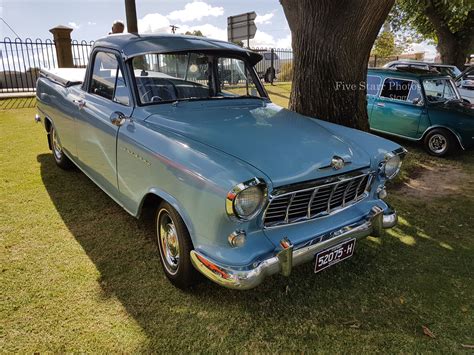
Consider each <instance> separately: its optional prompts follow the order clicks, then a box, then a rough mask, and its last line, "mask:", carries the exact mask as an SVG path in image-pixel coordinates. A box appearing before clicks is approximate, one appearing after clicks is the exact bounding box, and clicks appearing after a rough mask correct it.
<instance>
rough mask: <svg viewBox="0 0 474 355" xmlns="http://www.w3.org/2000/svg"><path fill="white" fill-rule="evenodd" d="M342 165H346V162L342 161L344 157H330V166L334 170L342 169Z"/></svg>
mask: <svg viewBox="0 0 474 355" xmlns="http://www.w3.org/2000/svg"><path fill="white" fill-rule="evenodd" d="M344 165H346V162H345V161H344V159H342V158H341V157H338V156H337V155H335V156H333V157H332V159H331V166H332V167H333V168H334V169H335V170H339V169H342V168H343V167H344Z"/></svg>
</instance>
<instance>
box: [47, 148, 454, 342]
mask: <svg viewBox="0 0 474 355" xmlns="http://www.w3.org/2000/svg"><path fill="white" fill-rule="evenodd" d="M38 161H39V163H40V164H41V177H42V180H43V183H44V186H45V188H46V190H47V191H48V193H49V196H50V197H51V200H52V202H53V203H54V205H55V207H56V209H57V211H58V213H59V214H60V215H61V218H62V220H63V221H64V223H65V224H66V226H67V227H68V228H69V230H70V231H71V233H72V235H73V236H74V238H75V239H76V240H77V241H78V243H80V245H81V246H82V248H83V249H84V251H85V252H86V253H87V255H88V257H89V258H90V260H91V261H92V262H93V263H94V264H95V265H96V267H97V270H98V271H99V272H100V279H99V280H98V282H99V283H100V285H101V287H102V290H103V292H104V297H105V298H109V297H115V298H117V299H118V300H119V301H120V302H121V303H122V304H123V306H124V307H125V309H126V310H127V312H128V313H129V314H130V316H132V317H133V318H134V319H135V320H136V322H137V323H138V324H139V325H140V327H141V328H142V329H143V331H144V332H145V334H146V336H147V338H148V339H149V343H148V344H146V345H145V349H143V350H144V351H157V350H161V351H164V350H174V351H176V350H177V349H189V350H194V351H218V350H221V351H222V350H231V349H234V350H238V349H240V350H243V349H245V348H246V347H247V350H248V349H249V348H250V349H252V348H253V349H255V350H267V351H268V350H278V349H279V350H282V349H287V350H302V349H306V350H311V349H313V350H314V349H316V348H319V347H317V346H323V347H322V348H319V349H326V350H328V351H329V350H330V349H331V347H330V346H331V344H332V342H336V343H337V342H340V344H339V346H336V348H337V349H339V350H343V349H346V350H348V349H350V348H351V347H350V346H347V344H348V343H347V342H349V343H350V341H351V340H350V338H351V337H354V339H359V340H358V341H362V342H364V340H360V338H359V336H360V335H363V334H365V335H366V336H367V337H368V338H365V339H366V340H365V341H366V342H367V343H366V344H365V347H364V349H366V350H367V349H377V347H378V346H384V344H385V341H386V339H384V337H383V336H380V337H379V338H377V337H375V339H372V340H369V338H370V336H369V334H370V333H371V332H372V331H378V330H380V331H383V333H389V334H393V336H395V337H396V336H403V337H407V338H409V339H411V338H413V337H414V338H416V337H419V336H422V335H420V333H419V329H420V325H421V324H423V322H425V321H426V320H425V319H426V318H428V319H432V318H433V317H432V318H430V317H431V316H430V315H429V312H430V304H429V303H426V304H423V300H424V299H425V298H428V299H431V298H436V301H437V302H438V303H439V302H441V303H442V306H438V308H443V307H445V306H446V305H444V304H443V302H445V301H447V300H449V299H450V298H452V297H453V296H455V293H456V289H453V288H452V287H451V286H450V284H449V283H448V284H446V285H445V286H443V282H446V281H447V280H445V279H443V277H447V279H450V278H451V277H452V276H453V273H455V272H456V270H455V269H451V270H450V269H447V270H448V271H446V270H445V271H444V272H445V273H446V272H447V275H445V276H443V277H441V276H439V273H438V272H437V271H436V270H437V268H438V267H439V263H440V262H442V263H443V265H449V264H450V263H455V262H456V256H455V255H454V253H453V252H452V250H446V249H443V248H440V247H439V246H438V242H436V243H434V242H433V241H432V240H430V238H419V237H418V236H417V235H416V234H414V237H413V238H414V240H415V242H414V243H412V244H410V245H409V244H407V243H404V242H403V239H401V238H398V237H397V238H393V237H390V236H389V235H386V236H385V238H381V239H377V240H366V241H363V242H361V243H359V244H358V246H357V248H356V251H357V252H356V255H355V256H354V257H353V258H352V259H350V260H348V261H346V262H344V263H341V264H339V265H336V266H335V267H333V268H331V269H329V270H327V271H325V272H324V273H321V274H318V275H317V276H315V275H314V274H312V268H313V265H311V264H307V265H303V266H301V267H298V268H296V269H295V270H294V272H293V274H292V276H291V277H290V278H288V279H287V278H284V277H282V276H274V277H271V278H269V279H267V280H266V281H265V283H264V284H262V285H261V286H260V287H258V288H256V289H254V290H250V291H246V292H238V291H232V290H227V289H224V288H221V287H218V286H216V285H214V284H212V283H210V282H204V283H202V284H201V285H199V286H197V287H196V288H195V289H193V290H190V291H188V292H183V291H180V290H178V289H175V288H174V287H173V286H171V284H170V283H169V282H168V281H167V280H166V278H165V276H164V275H163V273H162V271H161V266H160V264H159V259H158V253H157V248H156V246H155V244H154V243H153V242H152V233H151V231H150V230H149V228H148V227H147V225H146V223H141V222H139V221H137V220H135V219H134V218H133V217H131V216H129V215H128V214H127V213H126V212H125V211H123V210H122V209H121V208H120V207H119V206H118V205H116V204H115V203H114V202H113V201H112V200H111V199H110V198H109V197H108V196H107V195H106V194H105V193H103V192H102V191H101V190H100V189H99V188H98V187H97V186H95V185H94V184H93V183H92V182H91V181H90V180H89V179H88V178H87V177H86V176H85V175H84V174H82V173H81V172H79V171H78V170H73V171H68V172H66V171H62V170H60V169H58V168H57V167H56V166H55V164H54V162H53V158H52V156H51V155H50V154H42V155H39V156H38ZM415 225H416V220H413V221H412V220H411V219H410V220H408V221H407V222H406V223H405V224H402V225H400V226H399V229H398V230H399V232H398V233H402V234H403V233H412V232H413V230H414V229H415ZM427 233H428V232H427ZM412 234H413V233H412ZM425 234H426V233H425ZM451 245H452V246H453V247H454V248H456V247H457V246H456V245H455V244H453V243H451ZM415 258H416V260H415ZM420 265H422V270H423V273H424V275H422V276H423V277H424V278H423V277H422V280H425V281H420V278H419V277H418V275H417V272H418V273H420V270H417V268H418V267H419V266H420ZM431 273H432V275H431ZM427 277H428V279H426V278H427ZM429 278H432V279H431V280H429ZM433 282H434V284H433ZM437 290H438V291H437ZM439 290H442V291H443V292H444V294H443V296H441V297H438V295H437V293H438V292H439ZM426 292H432V293H433V294H432V295H431V294H426ZM420 296H421V297H422V299H421V300H420V299H417V298H419V297H420ZM400 297H404V298H405V299H407V300H410V301H411V300H413V303H412V304H401V303H400V301H399V299H400ZM407 302H408V301H407ZM448 309H449V307H448ZM449 313H450V312H446V314H442V315H441V316H442V317H443V318H446V317H447V318H449V317H450V314H449ZM434 318H436V317H434ZM332 332H334V334H332ZM340 332H351V334H345V336H344V338H339V340H338V339H337V337H338V336H339V337H340V335H341V333H340ZM354 332H355V333H354ZM357 332H360V333H359V334H358V333H357ZM364 332H365V333H364ZM337 334H339V335H337ZM391 336H392V335H391ZM391 339H392V340H391V341H392V342H393V341H395V340H393V338H391ZM325 341H326V342H327V346H328V347H327V348H324V346H325V345H324V342H325ZM344 343H345V344H346V347H344V346H343V345H344ZM407 344H408V343H407ZM341 346H343V347H342V348H341ZM398 349H399V350H400V348H398Z"/></svg>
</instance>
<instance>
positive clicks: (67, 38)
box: [49, 25, 74, 68]
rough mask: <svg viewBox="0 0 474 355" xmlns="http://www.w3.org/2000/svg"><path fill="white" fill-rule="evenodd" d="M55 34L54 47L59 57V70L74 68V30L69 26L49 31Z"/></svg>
mask: <svg viewBox="0 0 474 355" xmlns="http://www.w3.org/2000/svg"><path fill="white" fill-rule="evenodd" d="M49 32H51V33H52V34H53V38H54V45H55V46H56V54H57V57H58V67H59V68H74V62H73V60H72V48H71V32H72V28H70V27H67V26H62V25H59V26H56V27H54V28H52V29H50V30H49Z"/></svg>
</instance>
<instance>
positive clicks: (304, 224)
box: [36, 34, 406, 289]
mask: <svg viewBox="0 0 474 355" xmlns="http://www.w3.org/2000/svg"><path fill="white" fill-rule="evenodd" d="M260 59H261V56H260V55H259V54H257V53H254V52H251V51H249V50H247V49H243V48H240V47H238V46H235V45H233V44H230V43H227V42H222V41H216V40H210V39H207V38H198V37H189V36H177V35H160V36H157V35H153V36H151V35H150V36H144V35H143V36H142V35H140V36H138V35H129V34H123V35H112V36H108V37H106V38H103V39H100V40H98V41H97V42H95V45H94V48H93V50H92V53H91V57H90V61H89V66H88V68H87V69H86V70H83V69H82V70H81V69H59V70H53V71H44V72H43V73H42V76H41V78H40V79H39V80H38V83H37V91H36V94H37V99H38V114H37V116H36V120H37V121H42V122H44V126H45V128H46V132H47V136H48V143H49V147H50V148H51V149H52V152H53V158H54V159H55V161H56V163H57V165H59V167H61V168H68V167H70V166H71V165H73V164H74V165H76V166H77V167H78V168H79V169H80V170H82V171H83V172H84V173H85V174H86V175H87V176H89V177H90V179H91V180H93V181H94V182H95V183H96V184H97V185H98V186H99V187H101V188H102V189H103V190H104V191H105V192H106V193H107V194H108V195H109V196H110V197H111V198H112V199H114V200H115V201H116V202H117V203H118V204H120V205H121V206H122V207H123V208H124V209H125V210H126V211H127V212H128V213H130V214H131V215H133V216H135V217H137V218H138V217H140V216H141V215H144V212H150V211H151V212H153V214H154V217H155V219H154V226H155V233H156V240H157V244H158V250H159V256H160V260H161V263H162V266H163V271H164V272H165V274H166V276H167V277H168V278H169V279H170V281H171V282H172V283H173V284H174V285H176V286H178V287H181V288H186V287H189V286H191V285H192V284H194V283H195V282H196V281H197V280H199V279H200V277H199V273H198V272H197V270H198V271H199V272H201V273H202V274H204V275H205V276H206V277H208V278H209V279H211V280H212V281H214V282H216V283H218V284H220V285H222V286H226V287H230V288H235V289H249V288H252V287H255V286H257V285H258V284H260V283H261V282H262V281H263V279H264V278H265V277H267V276H269V275H272V274H276V273H282V274H283V275H289V274H290V271H291V270H292V268H293V267H294V266H296V265H298V264H301V263H306V262H311V261H312V262H313V263H314V265H315V267H314V270H315V272H319V271H321V270H323V269H325V268H327V267H328V266H331V265H333V264H335V263H337V262H339V261H341V260H344V259H346V258H348V257H350V256H352V254H353V253H354V249H355V247H356V240H358V239H359V238H363V237H366V236H368V235H373V236H378V235H379V234H380V233H381V230H382V229H383V228H389V227H392V226H394V225H395V224H396V221H397V215H396V213H395V211H394V210H393V209H392V208H391V207H390V206H389V205H388V204H387V203H386V202H384V201H383V199H384V197H385V196H386V191H385V187H384V184H385V182H386V181H387V179H391V178H393V177H394V176H395V175H396V174H397V173H398V171H399V169H400V165H401V159H402V158H403V156H404V155H405V152H406V151H405V150H404V149H403V148H402V147H400V146H399V145H398V144H395V143H393V142H391V141H388V140H385V139H382V138H379V137H376V136H374V135H371V134H368V133H364V132H361V131H357V130H353V129H350V128H347V127H343V126H338V125H335V124H331V123H328V122H325V121H321V120H317V119H314V118H310V117H305V116H302V115H299V114H297V113H295V112H291V111H288V110H286V109H284V108H281V107H279V106H277V105H275V104H273V103H272V102H271V101H270V100H269V98H268V95H267V93H266V91H265V88H264V87H263V86H262V84H261V83H260V81H259V80H258V77H257V74H256V72H255V70H254V68H253V67H254V65H255V64H256V63H257V62H258V61H259V60H260Z"/></svg>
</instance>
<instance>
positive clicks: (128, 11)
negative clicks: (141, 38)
mask: <svg viewBox="0 0 474 355" xmlns="http://www.w3.org/2000/svg"><path fill="white" fill-rule="evenodd" d="M125 15H126V17H127V29H128V32H129V33H135V34H138V25H137V9H136V6H135V0H125Z"/></svg>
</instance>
